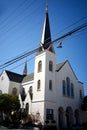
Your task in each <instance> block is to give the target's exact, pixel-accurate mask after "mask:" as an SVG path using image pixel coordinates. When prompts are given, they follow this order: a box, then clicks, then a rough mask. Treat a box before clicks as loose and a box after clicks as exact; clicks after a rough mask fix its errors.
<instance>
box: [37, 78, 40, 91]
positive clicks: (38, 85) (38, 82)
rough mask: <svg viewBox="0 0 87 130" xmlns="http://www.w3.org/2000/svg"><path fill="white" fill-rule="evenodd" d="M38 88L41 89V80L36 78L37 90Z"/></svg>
mask: <svg viewBox="0 0 87 130" xmlns="http://www.w3.org/2000/svg"><path fill="white" fill-rule="evenodd" d="M40 89H41V81H40V80H38V81H37V91H40Z"/></svg>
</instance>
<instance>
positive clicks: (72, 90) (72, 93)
mask: <svg viewBox="0 0 87 130" xmlns="http://www.w3.org/2000/svg"><path fill="white" fill-rule="evenodd" d="M71 97H74V86H73V83H71Z"/></svg>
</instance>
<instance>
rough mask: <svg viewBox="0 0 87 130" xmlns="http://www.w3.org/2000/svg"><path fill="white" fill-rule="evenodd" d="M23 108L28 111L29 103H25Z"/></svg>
mask: <svg viewBox="0 0 87 130" xmlns="http://www.w3.org/2000/svg"><path fill="white" fill-rule="evenodd" d="M25 110H26V112H27V113H28V111H29V103H26V107H25Z"/></svg>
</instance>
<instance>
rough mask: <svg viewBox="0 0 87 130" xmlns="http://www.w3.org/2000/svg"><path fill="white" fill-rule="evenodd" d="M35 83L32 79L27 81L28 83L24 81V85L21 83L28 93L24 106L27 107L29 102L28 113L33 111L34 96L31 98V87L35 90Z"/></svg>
mask: <svg viewBox="0 0 87 130" xmlns="http://www.w3.org/2000/svg"><path fill="white" fill-rule="evenodd" d="M33 84H34V81H33V80H32V81H29V82H26V83H22V85H21V88H22V87H23V88H24V89H25V93H26V98H25V101H24V108H25V107H26V104H27V103H28V104H29V111H28V114H31V113H32V100H33V98H32V100H31V98H30V94H29V89H30V87H31V86H32V92H33V90H34V87H33Z"/></svg>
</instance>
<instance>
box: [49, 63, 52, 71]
mask: <svg viewBox="0 0 87 130" xmlns="http://www.w3.org/2000/svg"><path fill="white" fill-rule="evenodd" d="M49 71H53V62H52V61H49Z"/></svg>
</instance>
